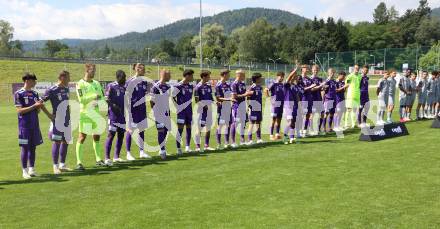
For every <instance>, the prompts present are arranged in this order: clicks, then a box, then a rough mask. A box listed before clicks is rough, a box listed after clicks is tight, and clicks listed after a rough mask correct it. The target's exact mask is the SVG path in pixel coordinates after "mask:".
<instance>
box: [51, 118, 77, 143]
mask: <svg viewBox="0 0 440 229" xmlns="http://www.w3.org/2000/svg"><path fill="white" fill-rule="evenodd" d="M66 129H67V130H65V131H60V130H58V129H57V128H56V126H55V125H54V124H53V123H51V124H50V128H49V133H48V137H49V139H50V140H51V141H65V142H70V141H72V129H71V128H70V126H69V127H68V128H66Z"/></svg>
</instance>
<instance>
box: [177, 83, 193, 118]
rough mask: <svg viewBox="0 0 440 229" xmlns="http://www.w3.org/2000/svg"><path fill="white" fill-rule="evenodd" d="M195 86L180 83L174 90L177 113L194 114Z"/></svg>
mask: <svg viewBox="0 0 440 229" xmlns="http://www.w3.org/2000/svg"><path fill="white" fill-rule="evenodd" d="M193 90H194V86H193V85H192V84H189V83H182V82H179V83H178V84H177V85H175V86H174V88H173V92H172V94H173V98H174V101H175V102H176V104H177V106H178V107H177V113H181V112H188V113H190V112H192V96H193Z"/></svg>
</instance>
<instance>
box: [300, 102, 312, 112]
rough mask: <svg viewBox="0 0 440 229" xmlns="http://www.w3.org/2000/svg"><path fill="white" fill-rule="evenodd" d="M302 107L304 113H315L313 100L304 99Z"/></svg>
mask: <svg viewBox="0 0 440 229" xmlns="http://www.w3.org/2000/svg"><path fill="white" fill-rule="evenodd" d="M301 107H302V109H303V114H311V113H313V101H311V100H303V101H301Z"/></svg>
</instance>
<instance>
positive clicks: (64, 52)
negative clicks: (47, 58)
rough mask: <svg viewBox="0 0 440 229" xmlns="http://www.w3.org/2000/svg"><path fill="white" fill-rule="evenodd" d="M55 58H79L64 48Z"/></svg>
mask: <svg viewBox="0 0 440 229" xmlns="http://www.w3.org/2000/svg"><path fill="white" fill-rule="evenodd" d="M53 57H55V58H60V59H73V58H75V57H77V56H75V55H74V54H73V53H71V52H70V50H69V49H68V48H63V49H61V50H60V51H58V52H56V53H55V54H54V56H53Z"/></svg>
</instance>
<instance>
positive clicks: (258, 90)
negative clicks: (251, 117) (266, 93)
mask: <svg viewBox="0 0 440 229" xmlns="http://www.w3.org/2000/svg"><path fill="white" fill-rule="evenodd" d="M249 90H250V91H252V92H254V93H253V94H252V95H251V96H250V97H249V99H248V100H249V101H251V102H250V105H254V104H259V108H255V107H254V106H251V107H252V108H251V109H252V110H255V109H256V110H260V111H261V110H262V108H261V107H262V104H263V87H261V86H260V85H257V84H252V85H251V87H250V89H249Z"/></svg>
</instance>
